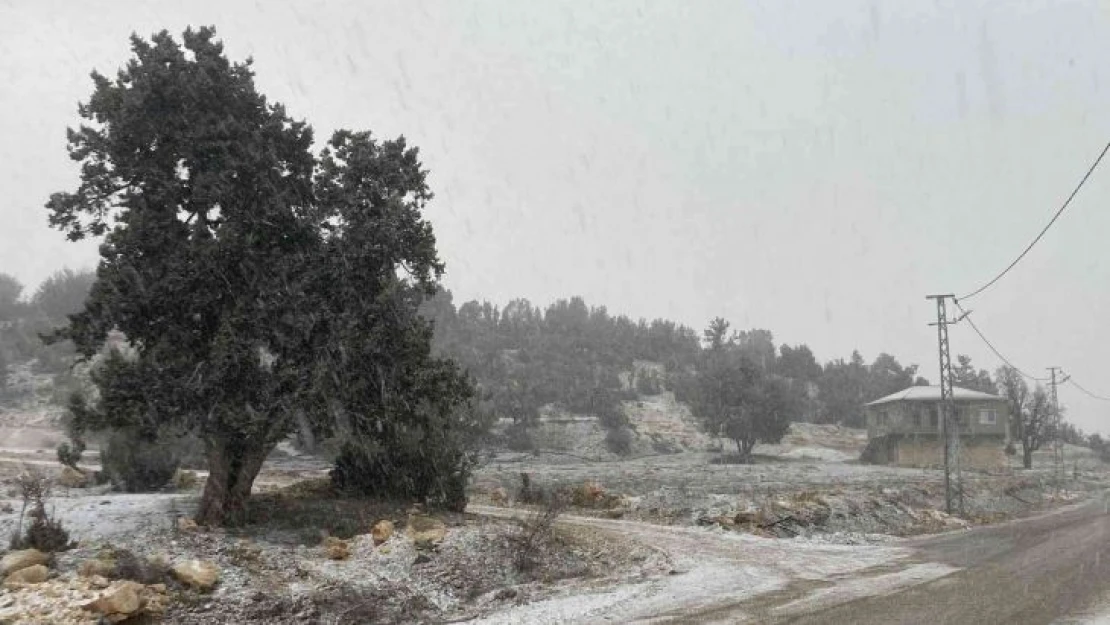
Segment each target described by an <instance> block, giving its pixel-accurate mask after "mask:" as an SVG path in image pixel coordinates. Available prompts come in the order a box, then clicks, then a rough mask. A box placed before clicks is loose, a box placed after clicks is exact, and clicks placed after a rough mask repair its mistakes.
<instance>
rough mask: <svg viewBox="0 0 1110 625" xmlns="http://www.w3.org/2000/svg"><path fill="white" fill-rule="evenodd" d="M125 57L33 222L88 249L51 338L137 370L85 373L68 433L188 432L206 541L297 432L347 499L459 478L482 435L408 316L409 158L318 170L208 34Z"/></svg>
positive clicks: (415, 253) (370, 148)
mask: <svg viewBox="0 0 1110 625" xmlns="http://www.w3.org/2000/svg"><path fill="white" fill-rule="evenodd" d="M131 47H132V51H133V53H134V58H133V59H132V60H131V61H130V62H129V63H128V64H127V66H126V67H125V68H124V69H122V70H121V71H120V72H119V74H118V75H117V77H116V78H115V79H114V80H111V79H109V78H107V77H105V76H103V75H100V74H98V73H94V74H93V82H94V84H95V90H94V93H93V95H92V97H91V98H90V99H89V101H88V102H87V103H85V104H83V105H81V107H80V113H81V116H82V117H83V118H84V119H85V121H86V124H85V125H82V126H81V127H80V128H79V129H77V130H71V131H70V133H69V150H70V156H71V157H72V158H73V159H74V160H75V161H78V162H79V163H80V164H81V182H80V186H79V187H78V188H77V190H76V191H74V192H68V193H57V194H54V195H53V196H52V197H51V199H50V202H49V203H48V205H47V206H48V208H49V210H50V222H51V224H52V225H54V226H55V227H57V228H59V229H60V230H62V231H63V232H65V233H66V234H67V236H68V237H69V238H70V239H74V240H77V239H82V238H84V237H89V236H92V237H100V238H103V243H102V244H101V246H100V253H101V260H100V264H99V266H98V268H97V274H96V281H95V283H94V285H93V287H92V291H91V294H90V296H89V299H88V300H87V302H86V304H85V308H84V310H83V311H82V312H81V313H79V314H77V315H75V316H73V317H71V321H70V324H69V325H68V326H67V328H66V329H65V330H64V331H63V332H62V334H61V335H62V336H64V337H66V338H70V339H72V340H73V341H74V342H75V343H76V345H77V347H78V350H79V352H80V353H81V354H82V355H83V356H84V357H86V358H90V357H92V356H93V355H94V354H96V353H98V352H99V351H100V350H101V349H102V346H103V345H104V343H105V341H106V339H107V338H108V333H109V331H111V330H118V331H120V332H121V333H122V334H123V336H125V337H126V340H127V341H128V342H129V344H130V345H131V346H132V348H133V351H134V353H133V355H132V356H130V357H123V356H119V355H116V356H110V357H109V358H108V359H106V360H105V361H104V363H103V365H102V366H101V367H100V368H99V369H98V370H97V371H96V372H95V376H94V379H95V382H96V386H97V388H98V391H99V393H98V397H96V398H95V399H94V400H92V401H89V402H87V403H85V404H80V403H79V404H76V405H75V410H74V413H75V415H76V416H77V417H78V421H79V423H78V424H77V429H78V430H80V429H81V428H82V427H88V428H92V427H108V428H111V429H116V430H118V429H132V430H133V431H135V432H136V434H137V435H138V436H140V437H142V438H143V439H145V440H148V441H153V440H156V439H157V437H158V436H159V433H160V432H162V431H163V430H164V429H166V428H174V429H177V430H181V431H191V432H195V433H196V434H197V435H198V436H199V437H200V438H201V440H202V441H203V443H204V446H205V450H206V455H207V459H208V469H209V472H210V474H209V478H208V480H207V482H206V487H205V491H204V495H203V497H202V500H201V505H200V510H199V511H198V515H197V516H198V520H199V521H200V522H202V523H207V524H221V523H224V522H228V521H235V520H237V519H240V518H243V516H242V512H243V507H244V505H245V502H246V499H247V497H248V495H249V493H250V489H251V484H252V483H253V481H254V478H255V476H256V475H257V474H258V471H259V469H260V468H261V465H262V462H263V460H264V459H265V458H266V456H267V455H268V454H269V452H270V451H271V450H272V449H273V448H274V446H275V445H276V444H277V443H278V442H279V441H280V440H282V439H284V438H285V437H286V436H288V435H289V434H290V432H292V431H293V430H294V428H295V427H296V425H297V424H298V422H307V423H309V424H310V427H311V428H312V429H314V430H316V431H318V432H320V433H321V434H322V435H324V436H329V435H330V436H338V437H340V438H342V439H344V440H346V441H348V442H349V444H348V445H346V446H344V448H343V452H342V453H343V461H342V462H341V465H340V470H339V471H338V477H339V479H340V480H342V481H344V482H345V484H344V485H346V486H355V485H358V486H362V487H364V490H369V491H377V492H378V494H395V495H405V496H409V495H421V494H427V493H426V492H422V491H426V490H427V489H429V488H432V487H430V486H429V484H434V483H435V482H437V481H439V482H444V483H453V482H455V481H458V479H460V475H461V476H462V478H463V479H465V472H466V469H467V467H468V466H469V464H468V461H467V458H468V457H469V454H471V453H472V452H471V451H470V450H468V449H465V448H462V447H460V446H461V445H464V444H465V443H467V442H469V441H472V440H473V439H474V438H475V436H474V435H473V431H474V430H476V429H477V430H480V429H481V426H482V424H481V421H480V420H476V419H472V418H470V417H469V416H468V415H470V414H471V411H469V410H466V402H467V400H468V398H469V397H470V395H471V388H470V385H469V383H468V381H467V380H466V379H465V378H464V377H463V376H462V375H461V373H460V372H459V371H458V370H457V368H456V367H455V366H454V364H453V363H451V362H449V361H446V360H443V359H440V358H437V357H435V356H433V355H432V354H431V352H430V347H429V343H430V340H431V328H430V326H429V324H428V322H426V321H425V320H424V319H422V318H421V317H419V316H418V315H417V307H418V306H419V305H420V303H421V302H422V301H423V299H424V298H425V297H426V296H428V295H431V294H432V293H434V290H435V286H436V281H437V280H438V278H439V276H440V275H441V274H442V272H443V264H442V263H441V262H440V261H439V259H438V257H437V255H436V249H435V238H434V236H433V234H432V230H431V226H430V224H428V223H427V222H426V221H424V219H423V218H422V216H421V211H422V209H423V208H424V206H425V204H426V203H427V201H428V200H429V199H430V198H431V193H430V191H429V190H428V188H427V184H426V172H425V171H424V170H423V169H422V167H421V164H420V161H419V158H418V154H417V151H416V150H415V149H413V148H410V147H408V146H407V144H406V142H405V140H404V139H403V138H399V139H396V140H390V141H378V140H376V139H374V138H373V137H371V135H370V134H369V133H366V132H349V131H338V132H336V133H335V134H334V135H333V136H332V137H331V139H330V140H329V141H328V142H327V144H326V146H325V147H324V148H323V149H322V151H321V152H320V153H319V154H318V155H314V154H313V152H312V151H311V148H312V146H313V134H312V131H311V129H310V128H309V126H308V125H307V124H306V123H304V122H302V121H298V120H294V119H292V118H290V117H289V116H288V115H287V114H286V112H285V109H284V108H283V107H282V106H281V105H279V104H273V103H270V102H268V101H267V100H266V98H265V97H264V96H262V95H261V94H259V93H258V92H257V91H256V89H255V85H254V79H253V72H252V69H251V66H250V62H247V63H232V62H231V61H229V60H228V59H227V58H226V57H225V56H224V53H223V47H222V44H220V43H219V42H218V41H216V40H215V39H214V32H213V31H212V30H211V29H208V28H202V29H200V30H198V31H193V30H187V31H186V32H185V33H184V36H183V43H182V44H179V43H178V42H176V41H175V40H174V39H173V37H171V36H170V35H169V34H168V33H166V32H161V33H158V34H156V35H154V36H153V37H152V38H151V40H150V41H146V40H143V39H141V38H139V37H133V38H132V41H131ZM356 458H357V459H356ZM350 464H357V466H358V467H359V471H358V472H357V479H356V477H355V476H354V475H352V474H351V473H350V472H346V473H345V472H344V471H342V469H341V467H342V466H345V465H350ZM351 480H356V481H357V482H358V484H350V483H349V482H350V481H351ZM448 486H451V484H448V485H447V486H444V487H442V488H439V490H441V491H442V490H451V488H448ZM382 489H387V490H386V492H380V491H381V490H382ZM454 490H456V491H457V488H455V489H454Z"/></svg>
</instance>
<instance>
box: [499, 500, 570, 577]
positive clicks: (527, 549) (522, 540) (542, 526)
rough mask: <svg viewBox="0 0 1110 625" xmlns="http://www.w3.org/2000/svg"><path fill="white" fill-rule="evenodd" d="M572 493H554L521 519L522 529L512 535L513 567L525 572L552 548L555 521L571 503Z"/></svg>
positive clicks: (533, 566) (532, 567)
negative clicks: (540, 506) (535, 509)
mask: <svg viewBox="0 0 1110 625" xmlns="http://www.w3.org/2000/svg"><path fill="white" fill-rule="evenodd" d="M571 498H572V495H571V494H570V493H568V492H566V491H563V490H560V491H556V492H555V493H552V495H551V496H550V497H548V498H547V500H546V501H545V502H544V506H543V508H541V509H539V510H537V511H536V512H535V513H533V514H532V515H530V516H529V517H528V518H527V519H525V520H523V521H521V523H520V529H519V530H518V531H517V532H516V533H515V534H514V535H513V536H512V537H511V541H512V545H513V567H514V568H516V570H517V571H518V572H521V573H525V572H528V571H531V570H532V569H534V568H535V566H536V564H537V562H538V561H539V560H540V556H541V555H542V554H543V553H544V551H546V550H548V549H550V547H551V543H552V539H553V538H554V529H555V521H556V520H558V518H559V515H561V514H562V513H563V512H565V511H566V509H567V507H568V506H569V505H570V501H571Z"/></svg>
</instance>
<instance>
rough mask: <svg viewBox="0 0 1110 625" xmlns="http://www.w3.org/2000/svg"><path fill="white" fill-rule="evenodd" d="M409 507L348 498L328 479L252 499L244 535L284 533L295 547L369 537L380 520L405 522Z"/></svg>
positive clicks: (310, 481) (293, 486) (313, 480)
mask: <svg viewBox="0 0 1110 625" xmlns="http://www.w3.org/2000/svg"><path fill="white" fill-rule="evenodd" d="M407 507H408V506H407V505H406V503H403V502H396V501H393V502H391V501H374V500H367V499H365V498H358V497H351V496H347V495H344V494H342V493H340V492H337V491H336V490H335V489H334V488H332V486H331V482H330V481H329V480H328V479H327V478H322V479H311V480H304V481H302V482H298V483H296V484H293V485H291V486H288V487H286V488H282V489H279V490H275V491H271V492H268V493H260V494H257V495H254V496H253V497H251V499H250V501H249V502H248V503H247V516H246V524H245V526H244V527H243V531H245V532H246V533H247V534H253V535H260V534H268V533H272V532H277V533H284V534H286V535H288V536H290V537H291V539H292V541H293V542H295V543H298V544H305V545H315V544H318V543H319V542H320V541H321V540H322V539H323V537H324V536H334V537H336V538H342V539H348V538H351V537H352V536H355V535H358V534H365V533H368V532H369V531H370V527H371V526H372V525H373V524H374V522H375V521H377V520H378V519H394V520H397V519H403V518H405V512H404V511H405V509H406V508H407ZM272 538H273V537H272V536H271V539H272Z"/></svg>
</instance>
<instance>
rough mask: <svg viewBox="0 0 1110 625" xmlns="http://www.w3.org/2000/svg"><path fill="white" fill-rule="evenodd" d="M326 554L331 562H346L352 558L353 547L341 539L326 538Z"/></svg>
mask: <svg viewBox="0 0 1110 625" xmlns="http://www.w3.org/2000/svg"><path fill="white" fill-rule="evenodd" d="M324 552H325V553H326V554H327V555H328V558H329V559H331V560H346V559H347V558H349V557H351V545H350V543H348V542H347V541H345V540H343V539H341V538H336V537H335V536H328V537H326V538H324Z"/></svg>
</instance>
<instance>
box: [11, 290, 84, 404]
mask: <svg viewBox="0 0 1110 625" xmlns="http://www.w3.org/2000/svg"><path fill="white" fill-rule="evenodd" d="M93 277H94V276H93V273H92V272H91V271H80V272H74V271H71V270H69V269H63V270H61V271H57V272H55V273H54V274H52V275H51V276H49V277H48V278H47V279H46V280H44V281H43V282H42V284H40V285H39V286H38V288H37V289H36V290H35V291H34V293H32V294H30V296H29V297H27V296H26V295H27V293H26V292H25V290H24V287H23V285H22V284H21V283H20V282H19V281H18V280H17V279H16V278H14V277H12V276H9V275H6V274H2V273H0V398H2V397H6V396H7V394H6V393H4V392H3V387H4V382H5V377H6V374H7V367H6V366H5V365H12V364H18V363H30V364H31V365H33V368H34V371H35V372H38V373H46V374H54V375H56V376H57V377H56V379H55V384H56V385H58V386H59V392H58V398H59V399H61V400H62V401H64V399H65V396H66V395H67V393H68V391H69V390H71V389H72V388H73V387H74V385H75V384H76V383H75V382H74V380H73V379H72V372H71V367H72V365H73V362H74V357H75V356H76V353H75V351H74V349H73V344H72V343H68V342H53V343H48V342H44V341H43V340H42V338H41V336H42V335H48V334H50V333H51V332H52V331H53V330H54V329H55V328H57V327H58V326H61V325H63V324H65V323H66V322H67V319H68V316H69V315H71V314H74V313H76V312H79V311H80V310H81V308H82V306H83V305H84V301H85V298H86V297H87V296H88V294H89V288H90V286H91V285H92V281H93ZM21 296H23V297H21Z"/></svg>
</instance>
